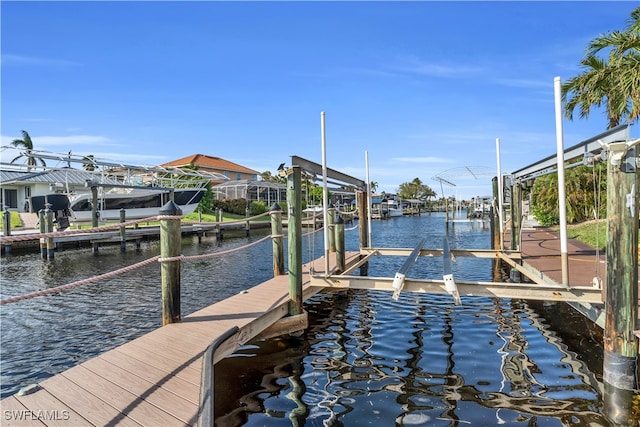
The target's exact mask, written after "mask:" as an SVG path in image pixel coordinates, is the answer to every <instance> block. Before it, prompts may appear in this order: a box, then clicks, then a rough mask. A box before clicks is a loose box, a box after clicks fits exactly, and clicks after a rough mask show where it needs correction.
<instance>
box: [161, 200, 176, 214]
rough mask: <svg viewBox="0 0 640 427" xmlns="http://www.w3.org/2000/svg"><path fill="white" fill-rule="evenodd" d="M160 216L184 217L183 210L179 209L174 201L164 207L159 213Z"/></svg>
mask: <svg viewBox="0 0 640 427" xmlns="http://www.w3.org/2000/svg"><path fill="white" fill-rule="evenodd" d="M158 213H159V214H160V215H182V209H180V207H178V205H176V204H175V202H173V201H172V200H169V201H168V202H167V203H166V204H165V205H164V206H163V207H161V208H160V210H159V211H158Z"/></svg>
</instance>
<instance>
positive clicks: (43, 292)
mask: <svg viewBox="0 0 640 427" xmlns="http://www.w3.org/2000/svg"><path fill="white" fill-rule="evenodd" d="M167 217H169V218H175V217H171V216H164V218H162V219H167ZM274 237H283V236H282V235H280V236H276V235H268V236H265V237H263V238H261V239H259V240H256V241H255V242H251V243H249V244H246V245H243V246H240V247H237V248H233V249H229V250H225V251H219V252H212V253H208V254H201V255H188V256H185V255H180V256H176V257H170V258H161V257H160V255H156V256H154V257H151V258H149V259H147V260H145V261H141V262H138V263H136V264H132V265H130V266H127V267H123V268H120V269H118V270H114V271H110V272H108V273H104V274H100V275H97V276H93V277H90V278H87V279H83V280H78V281H75V282H71V283H68V284H66V285H61V286H56V287H54V288H49V289H43V290H40V291H35V292H31V293H28V294H24V295H19V296H15V297H8V298H5V299H2V300H0V305H5V304H11V303H15V302H19V301H24V300H28V299H32V298H37V297H41V296H46V295H52V294H56V293H60V292H64V291H68V290H71V289H74V288H77V287H79V286H82V285H88V284H90V283H95V282H99V281H101V280H106V279H111V278H113V277H116V276H119V275H121V274H125V273H129V272H131V271H133V270H136V269H138V268H141V267H144V266H146V265H149V264H151V263H153V262H172V261H193V260H198V259H205V258H213V257H219V256H223V255H228V254H231V253H234V252H240V251H242V250H245V249H248V248H250V247H252V246H256V245H258V244H260V243H262V242H264V241H266V240H269V239H272V238H274Z"/></svg>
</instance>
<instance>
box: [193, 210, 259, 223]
mask: <svg viewBox="0 0 640 427" xmlns="http://www.w3.org/2000/svg"><path fill="white" fill-rule="evenodd" d="M243 219H247V217H246V216H244V215H236V214H232V213H228V212H224V213H223V214H222V222H229V221H239V220H243ZM184 221H200V215H199V214H198V212H193V213H190V214H189V215H187V216H185V217H184ZM252 221H271V217H270V216H269V215H265V216H263V217H260V218H258V219H253V220H252ZM202 222H217V219H216V216H215V215H212V214H202Z"/></svg>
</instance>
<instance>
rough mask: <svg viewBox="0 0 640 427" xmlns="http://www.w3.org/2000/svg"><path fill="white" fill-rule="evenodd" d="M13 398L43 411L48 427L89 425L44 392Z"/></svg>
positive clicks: (26, 405)
mask: <svg viewBox="0 0 640 427" xmlns="http://www.w3.org/2000/svg"><path fill="white" fill-rule="evenodd" d="M15 397H16V399H17V400H19V401H20V402H22V404H24V405H25V407H37V408H42V409H43V411H45V412H44V413H43V414H42V416H43V418H46V424H47V425H48V426H66V425H69V424H70V423H72V424H74V425H78V426H81V425H89V424H90V423H89V421H87V420H86V419H85V418H83V417H82V416H81V415H79V414H78V413H77V412H75V411H74V410H72V409H71V408H69V407H68V406H66V405H65V404H64V403H62V402H61V401H60V400H59V399H57V398H56V397H54V396H52V395H51V394H49V393H48V392H46V391H44V392H43V393H40V394H38V395H37V396H35V395H33V394H26V395H24V396H17V395H16V396H15ZM3 425H4V423H3Z"/></svg>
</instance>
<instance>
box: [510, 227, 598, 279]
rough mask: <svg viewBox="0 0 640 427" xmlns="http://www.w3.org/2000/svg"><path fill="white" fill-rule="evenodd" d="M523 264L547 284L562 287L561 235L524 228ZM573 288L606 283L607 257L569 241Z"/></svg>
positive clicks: (522, 240)
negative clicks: (558, 284)
mask: <svg viewBox="0 0 640 427" xmlns="http://www.w3.org/2000/svg"><path fill="white" fill-rule="evenodd" d="M521 246H522V250H521V253H522V261H523V262H524V263H526V264H527V265H529V266H531V267H533V269H534V271H536V272H537V273H539V275H540V278H541V279H543V280H546V281H547V282H548V281H552V282H555V283H560V284H561V283H562V259H561V254H560V235H559V233H557V232H554V231H552V230H551V229H548V228H542V227H540V228H536V227H530V228H523V230H522V233H521ZM567 255H568V271H569V285H570V286H592V285H593V279H594V277H599V278H600V279H601V280H602V283H605V282H606V281H605V279H606V267H607V263H606V256H605V254H604V252H603V251H600V253H599V254H598V253H597V252H596V250H595V249H593V248H592V247H590V246H588V245H585V244H584V243H581V242H579V241H577V240H574V239H567Z"/></svg>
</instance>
